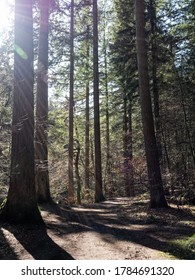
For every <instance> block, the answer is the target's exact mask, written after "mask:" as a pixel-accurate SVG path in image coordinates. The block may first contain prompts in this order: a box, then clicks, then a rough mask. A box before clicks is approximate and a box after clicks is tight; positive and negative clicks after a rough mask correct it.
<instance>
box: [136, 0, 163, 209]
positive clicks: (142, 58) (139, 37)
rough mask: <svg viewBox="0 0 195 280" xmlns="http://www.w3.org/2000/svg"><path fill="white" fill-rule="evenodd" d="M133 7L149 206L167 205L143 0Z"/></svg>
mask: <svg viewBox="0 0 195 280" xmlns="http://www.w3.org/2000/svg"><path fill="white" fill-rule="evenodd" d="M135 7H136V45H137V59H138V74H139V91H140V97H141V112H142V122H143V133H144V142H145V152H146V161H147V169H148V179H149V187H150V207H151V208H158V207H167V202H166V199H165V196H164V190H163V185H162V178H161V171H160V165H159V157H158V149H157V145H156V138H155V131H154V120H153V115H152V105H151V97H150V89H149V75H148V58H147V46H146V41H145V19H144V8H145V7H144V0H139V1H138V0H136V1H135Z"/></svg>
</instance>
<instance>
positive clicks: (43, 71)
mask: <svg viewBox="0 0 195 280" xmlns="http://www.w3.org/2000/svg"><path fill="white" fill-rule="evenodd" d="M39 6H40V28H39V51H38V75H37V96H36V128H35V162H36V169H35V171H36V174H35V175H36V191H37V199H38V202H40V203H43V202H50V201H51V196H50V188H49V172H48V147H47V143H48V141H47V138H48V137H47V122H48V77H47V75H48V24H49V23H48V19H49V0H39Z"/></svg>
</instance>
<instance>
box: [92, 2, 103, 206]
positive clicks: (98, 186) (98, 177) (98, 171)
mask: <svg viewBox="0 0 195 280" xmlns="http://www.w3.org/2000/svg"><path fill="white" fill-rule="evenodd" d="M93 82H94V137H95V202H101V201H103V200H104V195H103V190H102V160H101V138H100V110H99V67H98V7H97V0H93Z"/></svg>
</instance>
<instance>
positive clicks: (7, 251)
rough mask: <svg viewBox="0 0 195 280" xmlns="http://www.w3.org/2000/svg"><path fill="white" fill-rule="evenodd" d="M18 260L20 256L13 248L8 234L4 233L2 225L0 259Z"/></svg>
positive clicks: (0, 230)
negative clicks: (7, 236)
mask: <svg viewBox="0 0 195 280" xmlns="http://www.w3.org/2000/svg"><path fill="white" fill-rule="evenodd" d="M10 259H12V260H17V259H18V257H17V255H16V254H15V252H14V250H13V248H11V246H10V245H9V243H8V240H7V239H6V236H5V235H4V233H3V231H2V229H1V227H0V260H10Z"/></svg>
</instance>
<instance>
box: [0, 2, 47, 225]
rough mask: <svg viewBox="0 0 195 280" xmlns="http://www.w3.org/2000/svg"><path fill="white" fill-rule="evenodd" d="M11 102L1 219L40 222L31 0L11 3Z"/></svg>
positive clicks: (16, 221)
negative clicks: (6, 185) (8, 160)
mask: <svg viewBox="0 0 195 280" xmlns="http://www.w3.org/2000/svg"><path fill="white" fill-rule="evenodd" d="M14 46H15V52H14V100H13V121H12V148H11V171H10V185H9V191H8V196H7V201H6V203H5V205H4V207H3V208H2V209H1V217H2V218H3V219H5V220H6V221H10V222H12V223H26V222H33V223H42V222H43V221H42V218H41V215H40V212H39V210H38V207H37V198H36V191H35V159H34V96H33V83H34V71H33V23H32V1H31V0H29V1H26V0H16V1H15V42H14Z"/></svg>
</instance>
